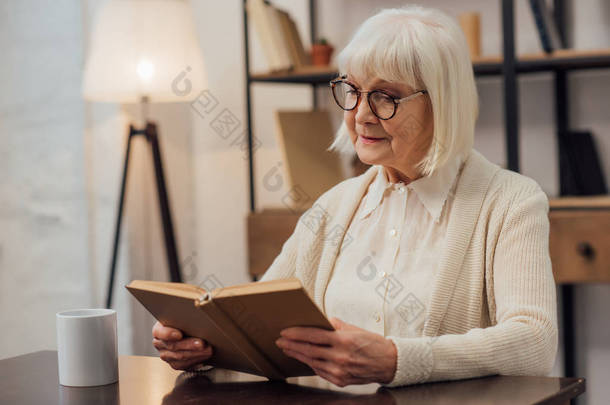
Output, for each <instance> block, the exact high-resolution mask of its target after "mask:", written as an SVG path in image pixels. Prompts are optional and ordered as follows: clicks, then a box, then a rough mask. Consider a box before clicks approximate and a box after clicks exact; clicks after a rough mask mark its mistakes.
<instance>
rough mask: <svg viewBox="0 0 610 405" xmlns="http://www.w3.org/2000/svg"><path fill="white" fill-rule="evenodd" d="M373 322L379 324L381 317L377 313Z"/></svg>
mask: <svg viewBox="0 0 610 405" xmlns="http://www.w3.org/2000/svg"><path fill="white" fill-rule="evenodd" d="M375 322H378V323H379V322H381V315H379V312H375Z"/></svg>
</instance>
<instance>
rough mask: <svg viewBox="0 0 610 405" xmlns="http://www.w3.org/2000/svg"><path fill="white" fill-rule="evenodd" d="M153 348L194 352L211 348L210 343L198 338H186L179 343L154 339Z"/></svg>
mask: <svg viewBox="0 0 610 405" xmlns="http://www.w3.org/2000/svg"><path fill="white" fill-rule="evenodd" d="M153 346H154V347H155V348H156V349H158V350H162V349H167V350H173V351H176V350H193V351H200V350H203V349H205V348H206V347H208V346H209V344H208V342H207V341H205V340H203V339H199V338H196V337H190V338H185V339H182V340H178V341H165V340H161V339H157V338H153Z"/></svg>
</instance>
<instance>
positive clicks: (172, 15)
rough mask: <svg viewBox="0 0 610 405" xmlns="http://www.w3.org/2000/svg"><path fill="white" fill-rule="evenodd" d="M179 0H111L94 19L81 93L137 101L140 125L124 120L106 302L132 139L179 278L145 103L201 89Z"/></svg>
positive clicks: (201, 70)
mask: <svg viewBox="0 0 610 405" xmlns="http://www.w3.org/2000/svg"><path fill="white" fill-rule="evenodd" d="M191 16H192V10H191V8H190V7H189V4H188V3H187V2H186V1H183V0H171V1H170V0H110V1H108V2H106V3H104V4H103V5H102V6H101V8H100V10H99V13H97V15H96V17H95V22H94V26H93V32H92V36H91V42H90V46H89V53H88V56H87V61H86V63H85V73H84V78H83V97H84V98H85V99H86V100H89V101H94V102H110V103H125V104H128V103H140V104H141V106H142V117H141V123H140V125H139V126H138V125H134V124H130V125H129V134H128V137H127V145H126V148H125V157H124V164H123V176H122V180H121V186H120V196H119V202H118V210H117V216H116V223H115V233H114V239H113V251H112V259H111V264H110V272H109V280H108V292H107V296H106V307H107V308H110V307H111V305H112V290H113V285H114V279H115V272H116V262H117V257H118V250H119V241H120V231H121V222H122V218H123V205H124V201H125V198H126V191H127V190H126V189H127V174H128V169H129V157H130V151H131V145H132V141H133V139H134V137H136V136H143V137H145V139H146V140H147V141H148V144H149V146H150V150H151V153H152V160H153V163H154V171H155V173H154V175H155V179H156V185H157V187H156V189H157V195H158V198H159V208H160V212H161V220H162V224H163V235H164V241H165V248H166V252H167V261H168V273H169V279H170V280H171V281H174V282H181V281H182V277H181V275H180V267H179V261H178V251H177V247H176V240H175V236H174V228H173V224H172V216H171V210H170V205H169V197H168V193H167V187H166V182H165V174H164V169H163V162H162V154H161V148H160V145H159V134H158V131H157V126H156V124H155V123H154V122H151V121H149V120H148V118H147V116H146V111H147V106H148V103H168V102H189V101H192V100H193V99H195V98H196V97H197V96H198V95H199V94H200V93H201V92H202V91H203V90H204V89H205V88H206V85H207V83H206V74H205V66H204V62H203V56H202V54H201V50H200V47H199V43H198V40H197V34H196V30H195V26H194V23H193V21H192V17H191Z"/></svg>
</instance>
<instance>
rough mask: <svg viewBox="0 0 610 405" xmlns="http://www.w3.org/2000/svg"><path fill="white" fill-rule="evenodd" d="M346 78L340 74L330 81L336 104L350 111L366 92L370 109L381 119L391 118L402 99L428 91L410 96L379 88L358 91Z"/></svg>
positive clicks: (424, 92)
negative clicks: (391, 93) (393, 93)
mask: <svg viewBox="0 0 610 405" xmlns="http://www.w3.org/2000/svg"><path fill="white" fill-rule="evenodd" d="M346 79H347V76H341V77H340V78H337V79H334V80H331V82H330V88H331V90H332V92H333V97H334V99H335V101H336V102H337V105H338V106H339V107H341V108H342V109H343V110H345V111H351V110H353V109H354V108H356V106H357V105H358V103H359V102H360V97H361V95H362V94H365V93H366V94H368V97H367V98H368V103H369V107H371V111H373V114H375V115H376V116H377V118H379V119H381V120H389V119H390V118H392V117H393V116H394V114H396V107H398V104H400V103H402V102H403V101H409V100H412V99H414V98H415V97H417V96H419V95H421V94H427V93H428V91H427V90H418V91H416V92H415V93H413V94H411V95H410V96H407V97H403V98H396V97H393V96H391V95H389V94H388V93H386V92H385V91H384V90H380V89H377V90H371V91H360V90H358V89H357V88H356V87H354V85H352V84H351V83H349V82H348V81H347V80H346Z"/></svg>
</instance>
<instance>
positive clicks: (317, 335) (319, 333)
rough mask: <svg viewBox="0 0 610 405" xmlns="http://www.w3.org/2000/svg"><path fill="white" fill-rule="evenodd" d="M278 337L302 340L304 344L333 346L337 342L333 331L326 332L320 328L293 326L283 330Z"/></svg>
mask: <svg viewBox="0 0 610 405" xmlns="http://www.w3.org/2000/svg"><path fill="white" fill-rule="evenodd" d="M280 335H282V336H283V337H285V338H288V339H293V340H302V341H304V342H311V343H317V344H322V345H333V344H335V343H336V342H337V338H336V332H335V331H328V330H325V329H322V328H310V327H303V326H295V327H292V328H286V329H283V330H282V331H281V332H280Z"/></svg>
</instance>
